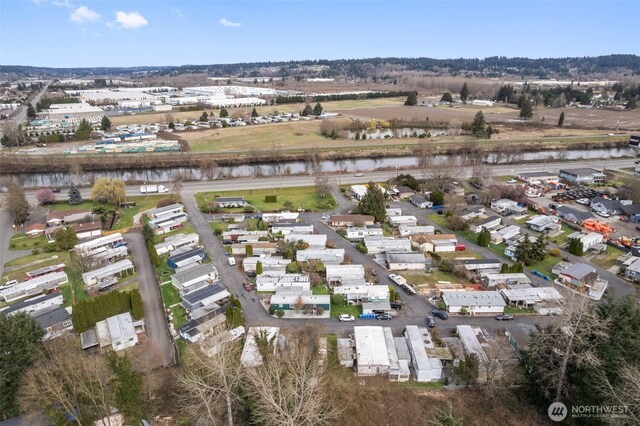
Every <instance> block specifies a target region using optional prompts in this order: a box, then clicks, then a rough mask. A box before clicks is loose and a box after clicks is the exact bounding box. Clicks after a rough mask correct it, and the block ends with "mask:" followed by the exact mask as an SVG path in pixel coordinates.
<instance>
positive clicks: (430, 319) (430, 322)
mask: <svg viewBox="0 0 640 426" xmlns="http://www.w3.org/2000/svg"><path fill="white" fill-rule="evenodd" d="M435 326H436V320H435V319H434V318H433V317H432V316H431V315H429V316H427V327H429V328H433V327H435Z"/></svg>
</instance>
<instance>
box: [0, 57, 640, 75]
mask: <svg viewBox="0 0 640 426" xmlns="http://www.w3.org/2000/svg"><path fill="white" fill-rule="evenodd" d="M401 71H422V72H426V73H433V74H438V75H443V74H444V75H475V76H480V77H499V76H504V75H510V76H520V77H524V76H528V77H538V78H557V77H565V78H567V77H570V78H576V77H582V76H597V75H600V76H604V75H607V74H611V73H616V74H621V73H622V74H629V75H632V74H640V56H637V55H606V56H595V57H581V58H541V59H530V58H507V57H502V56H494V57H490V58H484V59H476V58H469V59H465V58H459V59H433V58H367V59H337V60H324V59H318V60H306V61H288V62H253V63H238V64H212V65H183V66H161V67H114V68H108V67H96V68H47V67H31V66H21V65H0V73H5V74H13V75H16V74H18V75H24V76H40V77H44V76H46V77H84V78H86V77H92V76H95V77H99V76H106V75H109V76H128V77H135V76H163V75H176V74H185V73H207V74H209V75H211V76H214V77H215V76H224V77H226V76H229V75H233V76H242V77H249V78H251V77H261V76H269V77H274V78H276V77H308V76H314V77H338V76H344V77H350V78H364V77H371V76H373V75H376V74H377V75H380V74H381V73H382V74H384V73H387V74H388V75H391V74H396V73H398V72H401ZM383 78H384V76H383Z"/></svg>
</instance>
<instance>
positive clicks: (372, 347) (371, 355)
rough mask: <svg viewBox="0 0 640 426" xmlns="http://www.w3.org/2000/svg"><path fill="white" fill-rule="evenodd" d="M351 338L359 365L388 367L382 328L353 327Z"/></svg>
mask: <svg viewBox="0 0 640 426" xmlns="http://www.w3.org/2000/svg"><path fill="white" fill-rule="evenodd" d="M353 336H354V340H355V344H356V354H357V360H358V364H359V365H370V366H374V365H382V366H386V367H388V366H389V356H388V354H387V343H386V339H385V336H384V331H383V330H382V327H376V326H360V327H353Z"/></svg>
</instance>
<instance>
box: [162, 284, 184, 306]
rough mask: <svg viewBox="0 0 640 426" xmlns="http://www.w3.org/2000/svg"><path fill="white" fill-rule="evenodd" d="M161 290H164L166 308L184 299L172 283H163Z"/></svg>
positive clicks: (163, 296) (163, 297) (163, 299)
mask: <svg viewBox="0 0 640 426" xmlns="http://www.w3.org/2000/svg"><path fill="white" fill-rule="evenodd" d="M160 290H161V291H162V301H163V303H164V307H165V308H169V307H171V306H172V305H175V304H177V303H180V300H182V298H181V297H180V293H178V290H177V289H176V288H175V287H174V286H173V285H172V284H171V283H168V284H163V285H161V286H160Z"/></svg>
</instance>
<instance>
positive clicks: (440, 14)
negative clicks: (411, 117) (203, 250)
mask: <svg viewBox="0 0 640 426" xmlns="http://www.w3.org/2000/svg"><path fill="white" fill-rule="evenodd" d="M639 12H640V0H601V1H589V0H511V1H499V0H486V1H485V0H467V1H464V0H405V1H403V0H399V1H398V0H395V1H387V0H369V1H366V0H289V1H287V0H261V1H245V0H234V1H218V0H196V1H191V0H173V1H169V0H128V1H116V0H0V65H33V66H45V67H97V66H158V65H185V64H220V63H237V62H257V61H286V60H301V59H340V58H367V57H385V56H401V57H418V56H425V57H431V58H460V57H465V58H484V57H488V56H510V57H511V56H521V57H532V58H539V57H565V56H596V55H607V54H613V53H631V54H640V43H638V37H637V34H636V33H635V30H633V29H631V28H632V27H633V24H630V23H631V22H632V21H633V20H631V21H629V20H628V19H626V18H624V17H632V16H633V17H637V16H638V15H639ZM625 22H626V23H625ZM629 25H631V26H629ZM626 31H631V32H630V33H627V34H626V35H625V32H626Z"/></svg>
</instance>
